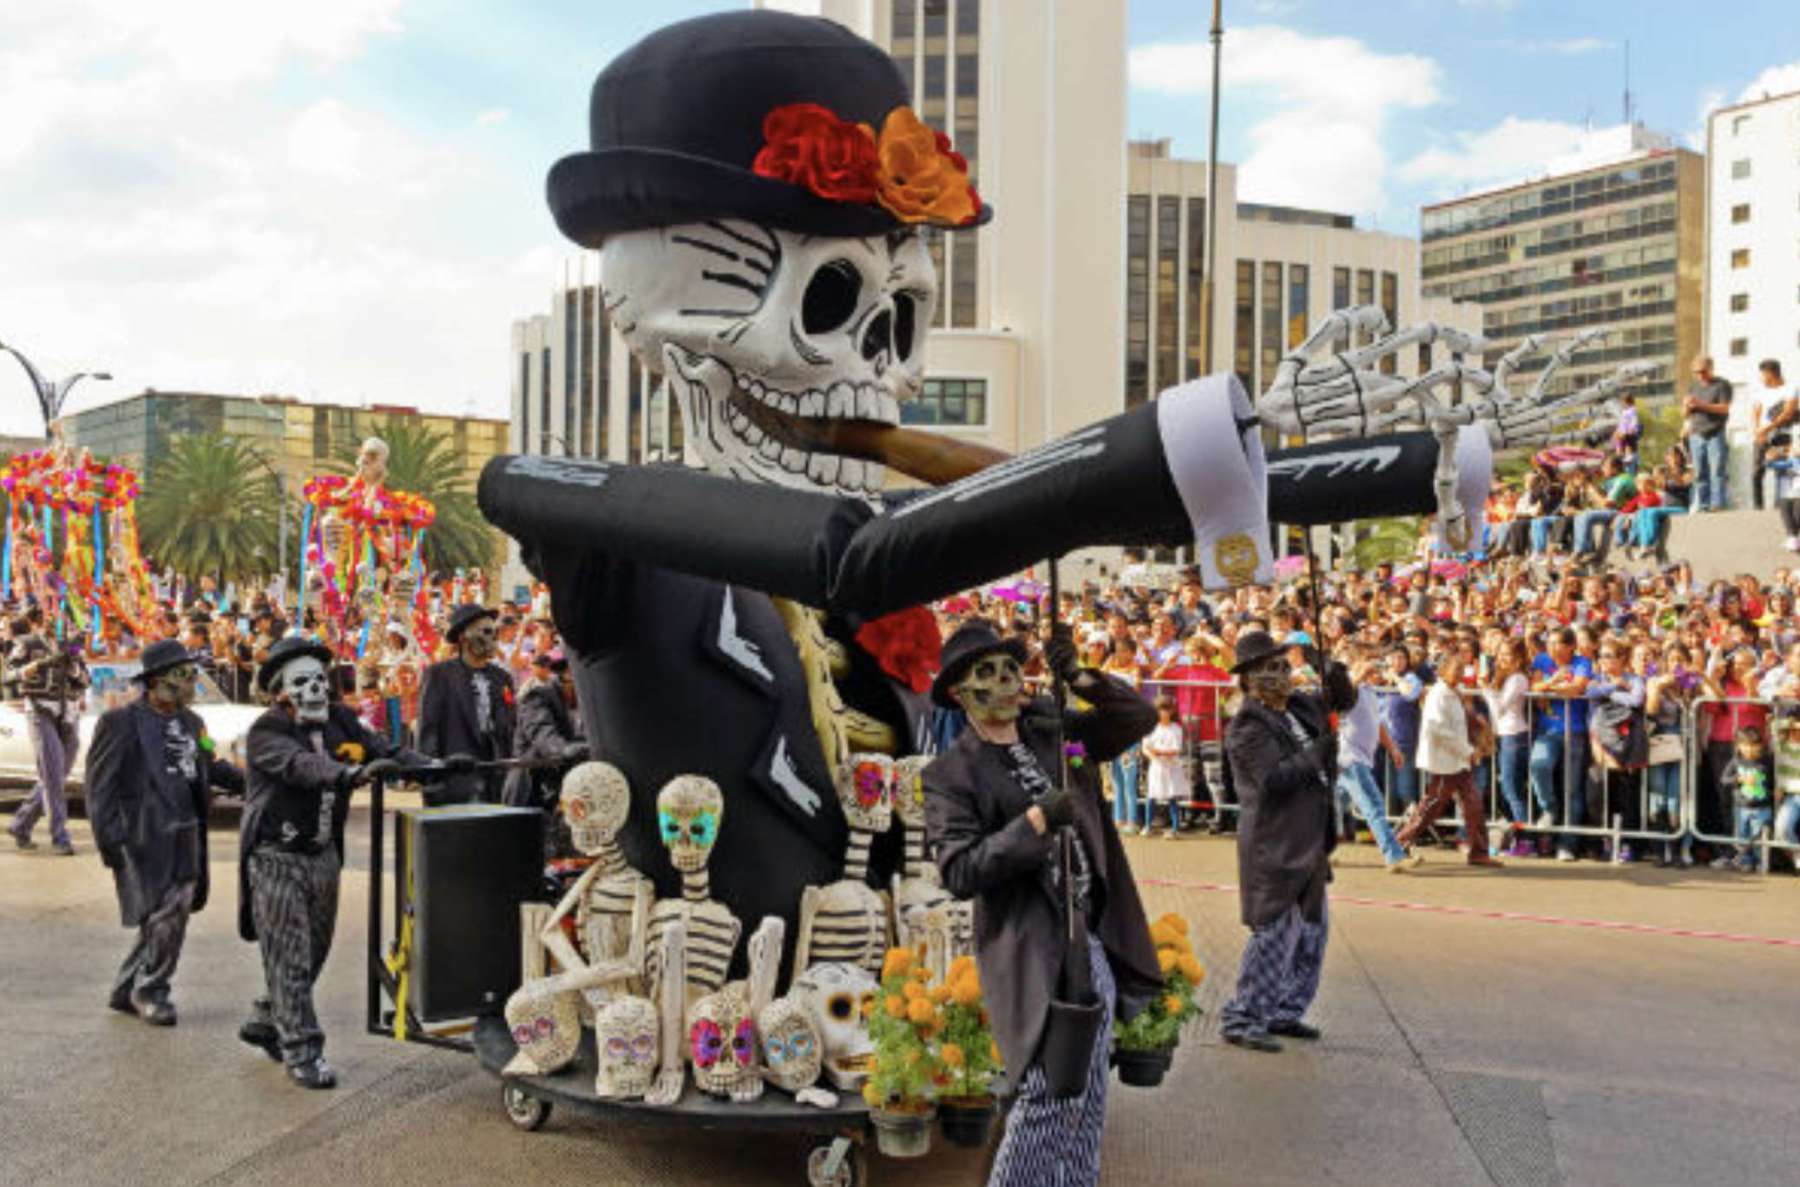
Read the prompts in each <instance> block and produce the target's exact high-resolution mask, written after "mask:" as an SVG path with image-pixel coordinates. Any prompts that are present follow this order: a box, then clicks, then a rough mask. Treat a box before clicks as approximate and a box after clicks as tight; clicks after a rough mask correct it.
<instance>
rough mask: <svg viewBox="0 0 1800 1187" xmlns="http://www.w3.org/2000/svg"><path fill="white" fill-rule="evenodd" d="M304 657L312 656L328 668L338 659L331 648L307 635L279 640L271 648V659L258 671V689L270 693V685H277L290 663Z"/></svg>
mask: <svg viewBox="0 0 1800 1187" xmlns="http://www.w3.org/2000/svg"><path fill="white" fill-rule="evenodd" d="M302 655H310V656H312V657H313V658H314V659H316V660H318V661H319V662H320V663H322V664H324V665H325V666H326V667H327V668H329V667H331V662H332V660H334V659H335V658H337V657H336V656H334V655H332V654H331V648H329V647H327V646H325V644H323V643H321V642H319V641H318V640H317V639H313V638H309V637H308V636H306V635H289V636H288V637H287V638H285V639H277V640H276V641H275V646H273V647H271V648H269V658H268V659H265V660H264V661H263V662H262V666H261V667H259V668H257V669H256V687H258V688H260V689H262V690H263V691H264V692H268V691H269V687H270V685H272V684H274V683H275V677H276V676H277V675H279V674H280V672H281V669H282V668H284V667H286V666H287V664H288V661H289V660H293V659H298V658H299V657H300V656H302Z"/></svg>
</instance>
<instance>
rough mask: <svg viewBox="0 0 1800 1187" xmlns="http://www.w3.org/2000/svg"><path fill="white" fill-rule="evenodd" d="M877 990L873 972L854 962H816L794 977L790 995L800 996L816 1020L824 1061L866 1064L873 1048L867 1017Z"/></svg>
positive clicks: (873, 1006)
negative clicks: (822, 1045)
mask: <svg viewBox="0 0 1800 1187" xmlns="http://www.w3.org/2000/svg"><path fill="white" fill-rule="evenodd" d="M879 989H880V985H879V984H878V983H877V982H876V980H875V977H874V974H872V973H870V972H869V971H868V970H867V969H864V968H861V967H860V966H857V965H853V964H839V963H825V964H815V965H813V966H812V967H811V968H809V969H807V970H806V971H805V972H804V973H801V974H800V975H799V976H798V977H795V978H794V987H793V993H792V996H794V997H797V998H799V999H800V1000H801V1001H802V1002H803V1003H804V1004H805V1005H806V1007H807V1008H808V1009H810V1010H811V1011H812V1014H813V1018H814V1019H815V1020H816V1021H817V1022H818V1024H819V1035H820V1037H821V1039H822V1040H823V1041H824V1056H825V1059H826V1061H827V1062H831V1063H838V1064H841V1065H844V1066H845V1067H848V1068H855V1067H858V1066H866V1064H867V1060H868V1056H869V1053H870V1052H871V1051H873V1050H874V1049H875V1047H874V1044H873V1043H872V1042H870V1040H869V1024H868V1021H867V1019H868V1014H869V1012H871V1011H873V1010H874V1008H875V995H876V993H877V991H878V990H879Z"/></svg>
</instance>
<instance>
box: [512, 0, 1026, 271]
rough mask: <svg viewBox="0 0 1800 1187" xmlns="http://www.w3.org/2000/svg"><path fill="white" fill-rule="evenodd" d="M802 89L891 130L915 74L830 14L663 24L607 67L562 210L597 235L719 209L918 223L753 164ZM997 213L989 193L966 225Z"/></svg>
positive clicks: (560, 215) (829, 226) (586, 240)
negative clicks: (771, 119)
mask: <svg viewBox="0 0 1800 1187" xmlns="http://www.w3.org/2000/svg"><path fill="white" fill-rule="evenodd" d="M797 103H811V104H817V105H818V106H820V107H823V108H825V109H826V110H827V111H829V112H831V113H832V114H833V115H835V116H836V117H837V118H838V119H839V120H843V121H847V122H848V123H851V124H867V125H868V126H869V127H870V128H872V129H874V130H875V131H876V132H878V133H879V132H880V131H881V129H882V127H883V125H884V123H885V121H886V119H887V116H888V113H889V112H891V111H893V110H894V109H895V108H897V107H906V106H907V92H906V80H905V78H904V77H903V76H902V75H901V73H900V70H899V68H898V67H897V66H895V65H894V61H893V59H892V58H890V57H888V55H887V54H886V53H884V52H883V51H882V50H881V48H880V47H879V46H877V45H875V44H873V43H872V42H869V41H865V40H863V39H862V38H861V37H858V36H857V35H856V34H854V33H852V32H850V31H849V30H848V29H846V28H844V27H843V26H842V25H838V24H835V23H833V22H831V21H828V20H824V19H822V18H819V17H803V16H795V15H792V14H790V13H783V12H771V11H766V10H755V11H750V12H725V13H718V14H716V15H713V16H703V17H695V18H694V19H692V20H686V21H679V22H677V23H676V24H673V25H669V26H667V27H665V28H662V29H659V30H657V31H656V32H654V33H652V34H650V35H649V36H648V37H645V38H644V39H643V40H642V41H639V42H638V43H637V44H636V45H634V46H632V47H631V48H630V49H628V50H626V51H625V52H624V53H622V54H620V55H619V56H618V57H616V58H614V59H613V60H612V61H611V62H610V63H608V64H607V66H606V68H605V69H604V70H602V71H601V72H600V75H599V77H598V78H596V79H595V80H594V90H593V96H592V98H591V99H590V101H589V104H588V141H589V145H590V151H588V152H584V153H575V154H573V155H571V156H567V157H564V158H563V159H562V160H560V161H558V162H557V163H556V164H555V165H554V166H553V167H552V168H551V170H550V177H549V180H548V187H547V188H548V194H549V200H550V213H551V214H552V215H553V216H555V218H556V225H557V226H558V227H559V228H561V229H562V233H563V234H565V235H567V236H568V237H569V238H571V239H573V240H575V241H576V242H577V243H580V244H583V245H585V246H587V247H599V246H600V244H601V243H602V241H604V240H605V238H606V237H607V236H608V235H611V234H615V233H617V232H620V231H633V230H639V229H642V228H645V227H667V226H674V225H676V224H679V223H693V222H704V221H706V220H708V219H718V218H738V219H746V220H748V221H750V222H754V223H762V224H765V225H767V226H771V227H779V228H781V229H783V230H788V231H800V232H805V233H809V234H814V235H830V236H863V235H880V234H884V233H886V232H889V231H894V230H898V229H900V228H902V227H905V226H907V225H908V224H907V223H906V222H904V221H902V220H901V219H899V218H897V217H896V216H895V215H893V214H892V213H890V212H889V211H888V210H887V209H886V208H885V207H883V206H881V205H879V204H878V203H876V202H873V201H837V200H833V199H829V198H823V197H819V196H818V195H816V194H814V193H813V192H812V191H811V190H810V189H808V188H807V187H806V186H804V185H801V184H797V183H794V182H789V181H784V180H778V179H776V178H774V177H765V176H762V175H760V174H758V173H756V172H755V171H754V170H753V169H752V165H753V163H754V162H755V160H756V156H757V154H758V153H759V152H761V151H762V149H763V147H764V146H765V144H766V143H767V141H766V139H765V134H764V129H763V121H764V119H765V118H767V116H768V115H769V113H770V112H772V111H774V110H776V109H777V108H781V107H788V106H790V105H793V104H797ZM940 144H941V142H940ZM992 217H993V208H992V207H991V206H985V205H984V206H982V207H981V209H980V210H979V211H978V212H977V214H976V217H975V218H974V219H973V220H971V221H969V222H967V223H963V224H960V225H962V226H965V227H974V226H979V225H980V224H982V223H985V222H987V221H988V219H990V218H992ZM932 225H945V224H937V223H933V224H932ZM946 226H947V225H946ZM947 229H948V227H947Z"/></svg>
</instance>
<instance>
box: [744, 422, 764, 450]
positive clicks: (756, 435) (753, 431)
mask: <svg viewBox="0 0 1800 1187" xmlns="http://www.w3.org/2000/svg"><path fill="white" fill-rule="evenodd" d="M738 435H739V436H741V437H742V438H743V439H744V440H746V441H748V442H749V443H750V444H751V445H753V446H755V445H761V444H762V440H763V431H762V430H761V429H759V428H757V427H756V425H755V424H753V423H750V422H748V421H746V422H745V423H744V424H743V425H742V426H740V427H739V429H738Z"/></svg>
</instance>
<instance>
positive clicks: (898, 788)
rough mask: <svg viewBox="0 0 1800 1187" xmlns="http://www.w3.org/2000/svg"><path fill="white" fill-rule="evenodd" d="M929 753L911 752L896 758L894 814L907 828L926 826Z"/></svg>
mask: <svg viewBox="0 0 1800 1187" xmlns="http://www.w3.org/2000/svg"><path fill="white" fill-rule="evenodd" d="M930 765H931V756H930V755H928V754H909V755H907V756H906V757H905V758H897V759H895V760H894V815H896V816H898V817H899V818H900V823H901V824H902V825H904V826H905V827H907V828H924V827H925V778H924V776H925V768H926V767H928V766H930Z"/></svg>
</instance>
